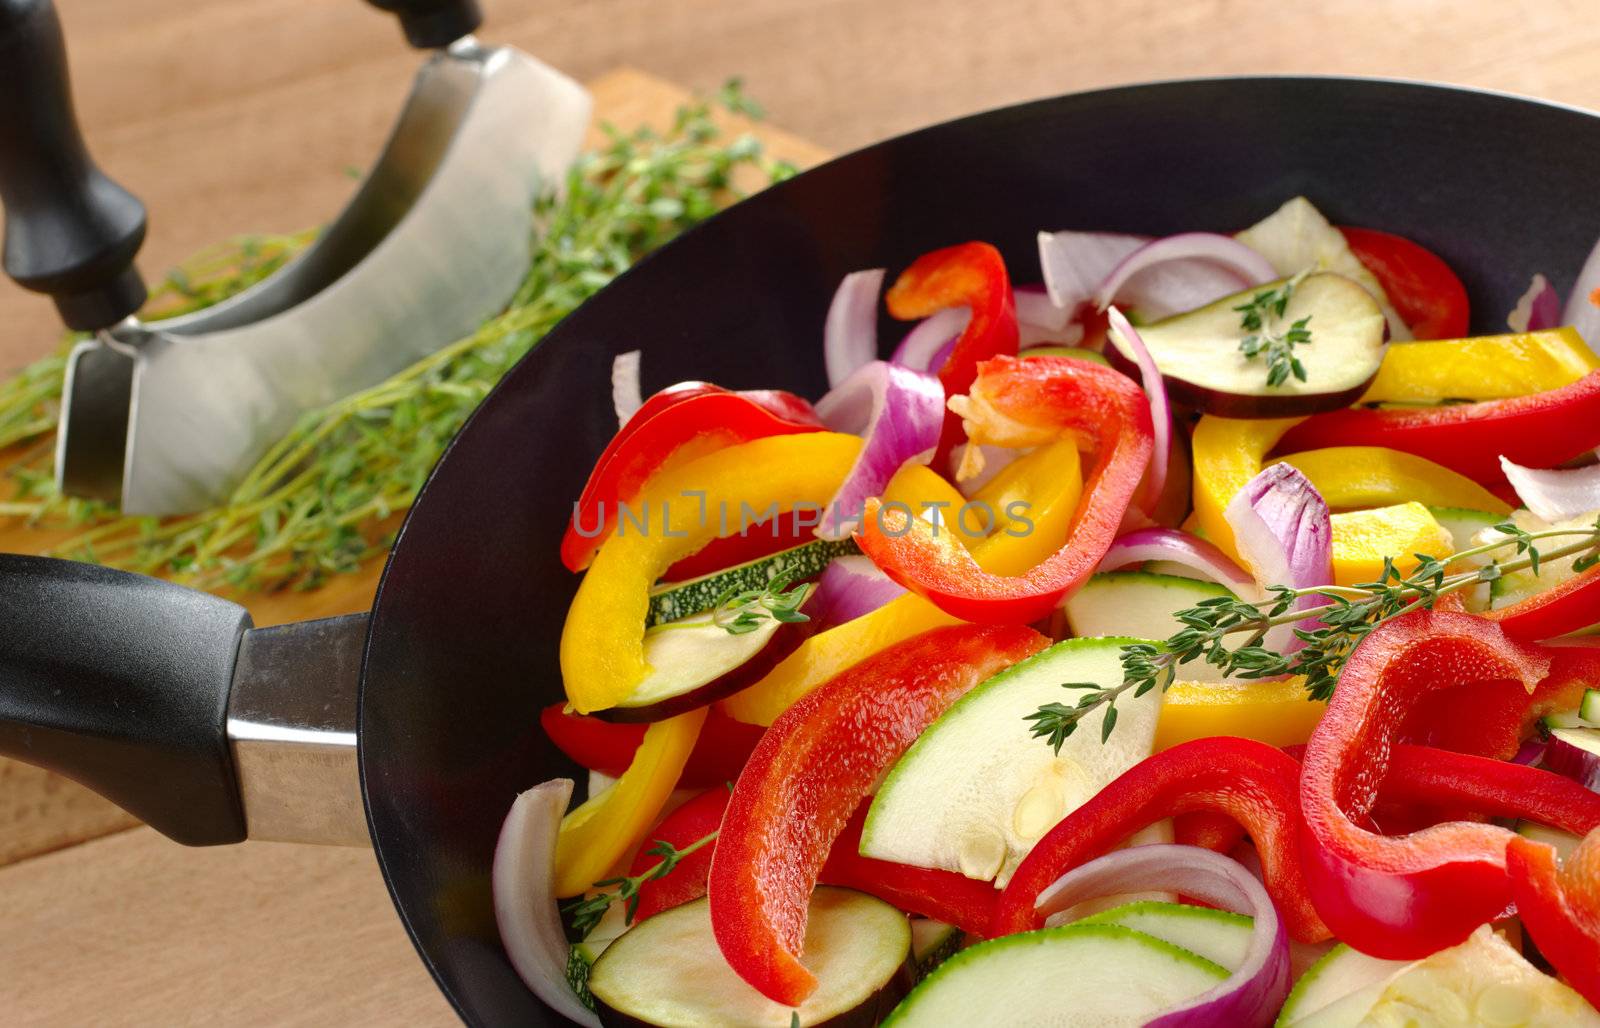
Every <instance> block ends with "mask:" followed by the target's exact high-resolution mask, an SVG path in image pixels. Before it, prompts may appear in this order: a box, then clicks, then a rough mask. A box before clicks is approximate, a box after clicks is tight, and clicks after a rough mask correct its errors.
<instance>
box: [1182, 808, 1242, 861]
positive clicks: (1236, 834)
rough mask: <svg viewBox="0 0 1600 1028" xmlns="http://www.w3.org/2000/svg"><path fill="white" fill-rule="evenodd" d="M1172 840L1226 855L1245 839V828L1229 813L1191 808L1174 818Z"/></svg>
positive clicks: (1183, 844)
mask: <svg viewBox="0 0 1600 1028" xmlns="http://www.w3.org/2000/svg"><path fill="white" fill-rule="evenodd" d="M1172 841H1173V842H1175V843H1177V844H1178V845H1179V846H1199V847H1200V848H1201V849H1207V850H1210V851H1212V852H1213V853H1221V854H1224V855H1226V854H1227V853H1228V852H1230V851H1231V850H1232V849H1233V848H1234V847H1235V846H1237V845H1239V843H1241V842H1243V841H1244V829H1243V828H1242V827H1240V825H1239V822H1237V821H1235V820H1234V819H1233V818H1231V817H1229V816H1228V815H1227V814H1223V813H1219V812H1217V811H1214V810H1191V811H1190V812H1189V813H1187V814H1179V815H1178V816H1177V817H1175V818H1173V819H1172Z"/></svg>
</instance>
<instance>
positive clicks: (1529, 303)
mask: <svg viewBox="0 0 1600 1028" xmlns="http://www.w3.org/2000/svg"><path fill="white" fill-rule="evenodd" d="M1559 324H1561V297H1559V296H1557V295H1556V290H1555V287H1554V286H1552V285H1551V284H1550V282H1549V280H1548V279H1546V278H1545V277H1544V276H1543V275H1535V276H1533V281H1532V282H1531V283H1529V285H1528V291H1527V292H1526V293H1523V294H1522V296H1521V297H1520V298H1519V299H1518V300H1517V305H1516V306H1515V307H1513V308H1511V313H1510V314H1507V315H1506V327H1507V328H1509V329H1511V331H1513V332H1540V331H1543V330H1544V329H1547V328H1555V327H1556V326H1557V325H1559Z"/></svg>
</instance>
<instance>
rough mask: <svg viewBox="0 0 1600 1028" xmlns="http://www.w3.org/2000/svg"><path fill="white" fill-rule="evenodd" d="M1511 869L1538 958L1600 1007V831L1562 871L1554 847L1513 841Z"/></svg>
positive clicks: (1508, 854)
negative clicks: (1550, 965)
mask: <svg viewBox="0 0 1600 1028" xmlns="http://www.w3.org/2000/svg"><path fill="white" fill-rule="evenodd" d="M1506 869H1507V870H1508V871H1509V872H1510V873H1511V895H1512V897H1513V898H1514V899H1515V900H1516V903H1517V915H1518V916H1519V917H1521V918H1522V924H1523V927H1524V928H1526V929H1527V930H1528V932H1529V934H1531V935H1532V936H1533V941H1534V942H1536V943H1538V945H1539V952H1540V953H1542V954H1544V956H1545V957H1546V959H1548V960H1549V961H1550V963H1551V964H1553V965H1554V966H1555V969H1556V970H1557V971H1560V972H1561V975H1562V977H1564V978H1565V979H1566V980H1567V983H1568V984H1569V985H1571V986H1572V987H1573V988H1574V989H1576V990H1577V991H1578V993H1579V995H1581V996H1582V997H1583V998H1584V999H1586V1000H1588V1001H1589V1002H1590V1003H1591V1004H1593V1005H1595V1006H1597V1007H1600V831H1595V832H1590V833H1589V834H1588V835H1586V836H1585V837H1584V840H1583V842H1582V843H1580V844H1579V846H1578V848H1577V849H1576V850H1574V851H1573V853H1572V855H1571V856H1570V857H1568V858H1567V862H1566V866H1565V867H1561V868H1559V869H1558V868H1557V866H1556V852H1555V849H1554V848H1553V847H1551V846H1548V845H1546V844H1544V843H1541V842H1534V841H1532V840H1531V839H1524V838H1522V837H1521V836H1516V837H1513V838H1512V840H1511V842H1510V844H1509V846H1508V847H1507V849H1506Z"/></svg>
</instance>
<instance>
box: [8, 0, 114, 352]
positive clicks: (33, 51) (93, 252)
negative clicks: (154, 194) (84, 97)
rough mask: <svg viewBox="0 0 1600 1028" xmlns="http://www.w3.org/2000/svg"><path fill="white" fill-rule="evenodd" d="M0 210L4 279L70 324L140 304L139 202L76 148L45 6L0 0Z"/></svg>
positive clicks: (46, 0) (100, 320)
mask: <svg viewBox="0 0 1600 1028" xmlns="http://www.w3.org/2000/svg"><path fill="white" fill-rule="evenodd" d="M0 204H3V206H4V207H5V214H6V219H5V221H6V223H5V258H4V263H5V269H6V274H8V275H10V276H11V277H12V278H13V279H15V280H16V281H17V284H18V285H20V286H22V287H23V288H25V289H31V290H33V291H34V292H38V293H48V294H49V295H50V296H51V298H52V299H54V300H55V302H56V307H57V308H58V309H60V311H61V319H62V320H63V321H65V322H66V323H67V326H68V327H69V328H75V329H80V330H84V331H93V330H95V329H100V328H106V327H109V326H111V325H114V324H116V323H117V322H119V321H121V320H122V319H123V318H125V317H127V316H128V315H130V314H132V313H133V312H134V311H136V310H138V309H139V307H140V306H141V305H143V303H144V300H145V287H144V281H143V280H142V279H141V278H140V277H139V272H138V270H137V269H136V268H134V266H133V258H134V255H136V254H137V253H138V252H139V246H140V244H142V243H143V242H144V230H145V214H144V205H143V204H141V203H140V202H139V201H138V200H137V199H135V198H134V196H133V194H131V193H129V192H128V191H127V190H126V189H123V188H122V187H121V186H119V185H117V184H116V183H115V182H113V181H111V180H110V179H109V178H107V177H106V176H105V174H104V173H103V172H101V171H100V169H99V168H98V167H96V166H95V163H94V161H93V160H92V159H91V158H90V157H89V151H88V150H87V149H86V148H85V147H84V145H83V137H82V136H81V135H80V134H79V132H78V121H77V117H76V115H74V114H73V110H72V86H71V83H70V81H69V80H68V78H67V52H66V46H65V44H64V42H63V41H62V38H61V23H60V21H59V20H57V18H56V10H55V7H54V6H53V5H52V4H51V3H50V0H0Z"/></svg>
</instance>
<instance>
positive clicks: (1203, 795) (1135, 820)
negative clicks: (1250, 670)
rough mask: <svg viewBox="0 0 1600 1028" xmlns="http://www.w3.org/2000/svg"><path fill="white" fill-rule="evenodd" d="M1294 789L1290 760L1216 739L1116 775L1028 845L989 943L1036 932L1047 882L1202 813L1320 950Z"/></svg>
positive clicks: (1304, 938) (1246, 742)
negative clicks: (1237, 828) (1237, 842)
mask: <svg viewBox="0 0 1600 1028" xmlns="http://www.w3.org/2000/svg"><path fill="white" fill-rule="evenodd" d="M1299 781H1300V765H1299V763H1297V762H1296V761H1295V759H1294V758H1293V757H1291V756H1289V755H1288V754H1287V753H1284V752H1283V751H1282V750H1280V749H1277V748H1276V747H1273V746H1269V745H1267V744H1266V743H1264V742H1257V741H1255V740H1254V739H1237V738H1233V737H1231V736H1216V737H1212V738H1206V739H1195V740H1193V741H1191V742H1186V743H1181V744H1179V745H1177V746H1174V747H1172V748H1171V749H1167V750H1162V751H1161V752H1160V753H1157V754H1155V755H1154V756H1152V757H1148V758H1146V759H1145V760H1143V761H1141V762H1140V763H1138V764H1135V765H1134V766H1133V767H1131V768H1129V769H1128V770H1127V771H1125V772H1123V774H1122V776H1121V777H1119V778H1118V779H1117V780H1116V781H1114V782H1112V783H1111V784H1110V785H1107V786H1106V787H1105V788H1104V789H1101V790H1100V791H1099V792H1098V793H1096V794H1095V795H1093V796H1091V797H1090V798H1089V799H1088V801H1086V802H1085V803H1084V804H1083V805H1082V806H1081V807H1079V808H1078V809H1076V810H1074V811H1073V812H1072V813H1070V814H1068V815H1067V816H1066V817H1065V818H1063V819H1062V820H1061V821H1060V822H1059V823H1057V824H1056V826H1055V827H1054V828H1052V829H1050V831H1048V832H1046V833H1045V835H1044V837H1043V838H1041V839H1040V840H1039V841H1038V842H1037V843H1035V844H1034V847H1033V849H1032V850H1031V851H1029V853H1028V855H1027V856H1026V857H1024V858H1023V861H1022V863H1021V865H1020V866H1018V868H1017V871H1016V873H1015V874H1013V875H1012V876H1011V881H1010V882H1008V883H1007V884H1006V888H1005V891H1004V892H1002V893H1001V894H1000V902H999V905H998V906H997V907H996V908H995V918H994V929H993V933H992V934H994V935H996V936H1000V935H1007V934H1010V933H1012V932H1022V931H1028V930H1030V929H1034V928H1038V927H1040V925H1041V924H1043V918H1041V917H1040V916H1039V915H1038V914H1037V913H1036V912H1035V911H1034V903H1035V902H1036V901H1037V900H1038V898H1039V893H1040V892H1042V891H1044V889H1045V888H1046V887H1047V886H1049V885H1050V883H1051V882H1054V881H1055V880H1056V879H1057V878H1060V877H1061V876H1062V875H1063V874H1065V873H1067V872H1068V871H1070V870H1072V869H1073V868H1075V867H1077V866H1078V865H1080V864H1083V863H1085V862H1087V861H1090V860H1093V859H1094V858H1096V857H1099V856H1103V855H1105V854H1106V853H1109V852H1111V850H1113V849H1114V848H1116V846H1118V845H1119V844H1120V843H1122V842H1123V841H1124V840H1126V839H1127V838H1128V837H1129V836H1131V835H1132V834H1134V833H1135V832H1137V831H1139V830H1140V829H1142V828H1145V827H1147V826H1149V825H1152V824H1155V823H1156V822H1157V821H1160V820H1163V819H1164V818H1168V817H1171V816H1173V815H1174V814H1186V813H1190V812H1192V811H1201V810H1204V811H1214V812H1217V813H1221V814H1226V815H1227V816H1228V817H1230V818H1232V819H1233V820H1235V821H1237V822H1238V823H1239V824H1241V825H1243V826H1244V828H1245V831H1246V832H1248V833H1249V835H1250V838H1251V839H1252V840H1253V841H1254V842H1255V844H1256V851H1257V853H1259V854H1260V856H1261V866H1262V872H1263V874H1264V876H1265V878H1266V885H1267V891H1268V892H1269V893H1270V894H1271V895H1272V900H1273V902H1274V903H1275V904H1276V905H1277V907H1278V912H1279V913H1280V914H1282V915H1283V919H1284V923H1285V925H1286V926H1287V927H1288V929H1289V933H1290V934H1291V935H1293V936H1294V937H1295V938H1296V939H1298V940H1300V941H1301V942H1320V941H1322V940H1323V939H1326V938H1328V937H1329V934H1328V929H1327V927H1326V926H1325V925H1324V924H1323V923H1322V920H1321V919H1320V918H1319V917H1318V916H1317V912H1316V910H1315V909H1314V908H1313V907H1312V905H1311V900H1310V896H1309V893H1308V892H1307V889H1306V883H1305V879H1304V877H1303V876H1302V874H1301V871H1300V858H1299V854H1298V853H1297V852H1296V850H1295V843H1296V839H1295V832H1296V830H1297V828H1298V826H1299V821H1300V817H1299V804H1298V803H1297V802H1296V799H1295V793H1296V790H1297V789H1298V787H1299Z"/></svg>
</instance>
